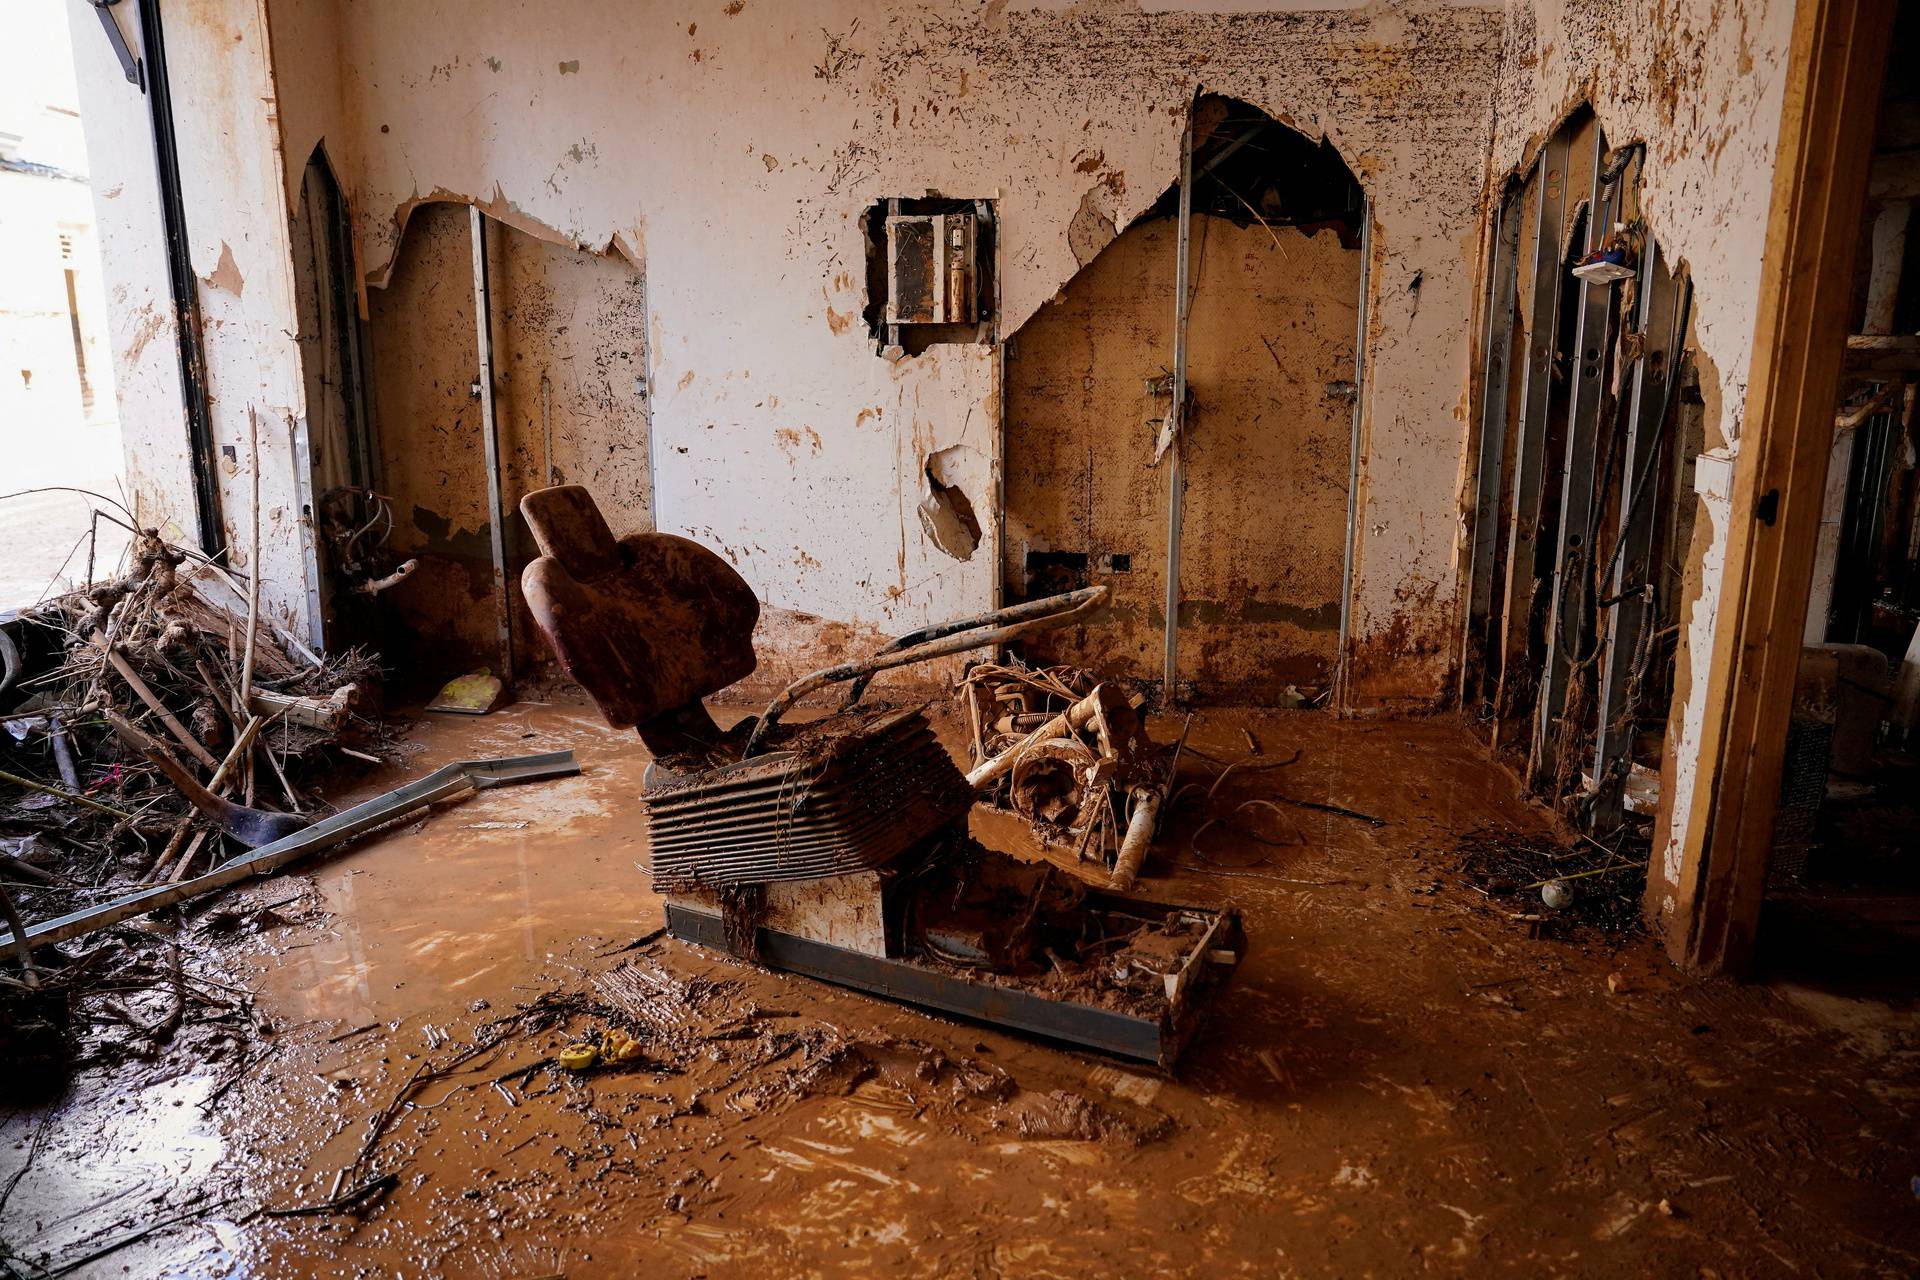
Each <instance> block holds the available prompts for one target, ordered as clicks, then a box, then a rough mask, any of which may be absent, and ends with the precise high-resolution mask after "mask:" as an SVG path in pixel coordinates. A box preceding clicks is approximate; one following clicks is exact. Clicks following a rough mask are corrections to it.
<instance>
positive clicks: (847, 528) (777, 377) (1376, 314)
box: [268, 0, 1500, 705]
mask: <svg viewBox="0 0 1920 1280" xmlns="http://www.w3.org/2000/svg"><path fill="white" fill-rule="evenodd" d="M268 2H269V12H270V14H271V15H272V16H273V23H274V27H275V37H276V47H277V49H278V54H277V57H276V62H277V66H278V69H279V73H280V76H281V78H282V80H283V81H284V82H286V83H285V87H284V90H283V93H282V98H281V107H282V110H281V124H282V128H283V132H284V134H285V138H286V148H287V150H288V152H289V153H290V154H294V155H300V156H304V155H306V154H308V153H309V152H310V151H311V149H312V147H313V146H314V145H315V144H316V143H318V142H322V141H324V142H325V144H326V146H327V149H328V153H329V155H330V156H331V157H332V158H333V160H334V162H335V164H336V166H337V167H338V169H339V171H340V173H341V177H342V180H343V182H344V183H345V185H346V187H347V189H348V195H349V199H350V201H351V203H352V205H353V208H354V210H355V213H356V218H357V226H358V235H359V241H360V250H361V257H362V262H363V266H364V268H365V270H366V271H367V273H368V277H369V280H370V282H371V283H372V284H373V285H374V286H375V287H376V290H377V288H378V286H379V285H380V284H381V283H383V282H384V281H385V280H386V279H387V277H388V274H389V273H390V271H391V270H392V263H393V259H394V255H395V252H396V245H397V243H398V238H399V235H400V231H401V228H402V227H403V226H404V225H405V222H406V217H407V213H408V210H409V209H410V207H411V206H412V205H413V204H414V203H415V202H418V201H423V200H429V199H449V200H456V201H473V202H479V203H481V204H483V205H485V206H486V207H487V208H488V209H489V210H490V211H492V212H494V213H495V214H496V215H497V216H499V217H501V218H503V219H507V220H511V221H513V222H515V223H516V224H517V225H519V226H521V227H523V228H525V229H527V230H528V231H529V232H530V233H533V234H537V235H540V236H542V237H545V238H548V239H552V240H555V241H558V242H562V243H569V244H584V245H587V246H591V247H593V248H595V249H603V248H605V247H606V246H608V245H610V244H612V245H616V246H617V247H620V248H622V249H624V250H625V251H627V252H629V253H630V254H631V255H632V256H633V257H634V258H635V259H636V260H639V261H642V262H643V263H644V266H645V275H646V285H647V298H648V301H647V306H648V319H649V330H650V333H649V336H650V340H651V341H650V352H651V357H650V358H651V363H652V368H651V370H650V383H651V386H652V387H653V389H654V396H653V400H652V421H653V430H654V447H653V450H652V452H653V455H654V458H655V459H656V468H657V469H656V473H655V474H654V476H653V486H654V491H655V495H656V502H657V507H656V511H655V515H656V518H657V520H658V522H659V526H660V527H661V528H663V529H668V530H673V531H677V532H683V533H687V534H690V535H691V536H693V537H696V538H699V539H701V540H702V541H704V542H706V543H708V544H709V545H711V546H714V547H715V548H717V549H719V550H720V551H722V552H723V553H724V554H726V555H728V556H729V557H730V558H731V559H732V560H733V561H734V563H736V564H737V565H739V567H740V568H741V571H742V572H743V573H744V574H745V575H746V577H747V578H748V580H749V581H750V582H751V583H752V585H753V586H754V588H755V590H756V591H757V592H758V593H759V594H760V596H761V597H762V599H763V600H765V601H766V602H767V604H768V605H769V606H770V612H769V616H770V618H773V619H775V620H777V621H778V622H779V623H780V625H777V626H771V627H770V628H769V630H768V635H767V638H768V639H769V641H770V642H773V643H775V644H776V645H777V647H779V648H780V649H781V650H782V651H790V652H793V653H799V652H802V651H805V650H806V649H807V646H808V644H809V638H810V637H823V636H831V637H832V638H834V639H835V640H836V642H837V641H841V640H847V639H849V638H854V639H857V638H860V637H867V636H871V635H875V634H879V633H883V632H888V631H895V630H900V629H904V628H907V627H910V626H913V625H916V624H919V623H921V622H924V621H927V620H929V619H930V618H933V617H937V616H941V615H949V614H957V613H964V612H969V611H972V610H975V609H978V608H981V607H985V606H987V605H989V604H991V602H992V600H993V596H994V591H995V584H996V563H997V560H998V557H999V547H998V544H997V541H996V540H995V529H994V524H995V522H994V521H993V520H992V519H991V518H987V519H985V520H983V524H984V525H985V529H984V533H985V541H984V542H983V543H982V545H981V546H979V547H978V548H977V549H976V550H975V551H974V553H973V554H972V555H971V556H968V557H967V558H964V559H963V558H959V557H957V556H956V555H954V554H952V553H951V552H950V550H948V549H945V548H943V547H942V545H940V542H939V541H938V540H937V539H936V538H935V537H934V536H932V535H931V534H930V532H929V530H928V527H927V526H926V525H925V524H923V522H922V520H921V519H920V516H919V509H920V507H921V505H922V503H923V502H924V501H925V500H926V499H927V497H928V496H929V483H928V480H927V478H926V476H927V466H926V464H927V460H928V459H929V458H930V457H932V456H934V455H940V454H945V455H946V457H947V462H946V470H947V472H948V474H947V475H946V478H945V480H944V483H947V484H951V485H955V486H957V487H958V488H959V489H960V490H962V491H963V492H964V493H965V494H966V495H967V497H968V499H969V502H970V503H971V505H972V506H973V507H974V509H975V510H976V512H979V513H982V514H983V515H984V516H988V517H990V516H991V514H992V513H993V511H994V509H995V495H996V491H997V487H998V481H999V477H998V474H997V471H996V468H997V466H998V457H999V443H998V442H999V400H1000V388H999V381H998V377H999V375H998V361H997V355H996V353H995V351H994V349H993V348H991V347H987V346H978V347H941V348H935V349H934V350H933V351H931V352H929V353H928V354H927V355H924V356H921V357H917V358H912V359H906V360H902V361H900V362H898V363H891V362H888V361H886V360H884V359H881V358H879V357H878V356H877V355H876V354H875V351H874V346H873V344H872V342H871V340H870V339H869V336H868V334H867V332H866V330H865V326H864V325H863V324H862V323H861V321H860V318H859V317H860V314H861V311H862V308H863V307H864V306H865V304H866V301H867V299H866V298H865V296H864V288H865V270H864V266H865V262H864V246H863V243H862V238H861V234H860V228H859V224H858V218H859V214H860V213H861V211H862V210H864V209H866V208H867V207H869V206H870V205H871V204H872V203H873V202H874V201H875V200H877V199H881V198H884V197H887V196H895V195H897V196H918V195H922V194H924V193H926V192H928V191H937V192H939V193H941V194H943V195H947V196H956V197H989V198H993V199H994V200H995V201H996V202H997V203H996V208H997V211H998V214H999V219H1000V226H999V232H1000V253H999V268H1000V270H999V279H1000V291H1001V295H1002V310H1001V316H1000V332H1001V333H1003V334H1005V333H1011V332H1013V331H1014V330H1015V329H1017V328H1018V327H1019V326H1020V325H1021V324H1022V323H1023V322H1024V321H1025V320H1026V319H1027V317H1028V316H1030V315H1031V314H1032V313H1033V311H1034V309H1035V308H1036V307H1038V306H1039V305H1041V304H1042V303H1043V302H1045V301H1046V300H1047V299H1048V298H1049V297H1051V296H1053V295H1054V293H1055V292H1056V291H1058V290H1059V289H1060V287H1061V286H1062V285H1063V284H1064V283H1065V282H1066V281H1067V280H1068V279H1069V278H1070V277H1071V276H1072V275H1073V273H1074V271H1075V270H1076V269H1077V268H1078V266H1079V263H1080V261H1081V260H1082V258H1083V257H1084V256H1086V255H1088V254H1089V253H1090V252H1092V251H1097V249H1098V248H1099V247H1100V246H1101V245H1103V244H1104V243H1105V242H1106V240H1108V239H1110V238H1111V236H1112V234H1113V233H1114V229H1115V228H1117V227H1124V226H1125V225H1127V223H1128V222H1130V221H1131V220H1132V219H1133V218H1134V217H1136V216H1137V215H1138V214H1139V213H1140V212H1142V211H1143V210H1144V209H1145V208H1146V207H1147V206H1148V205H1149V204H1151V203H1152V202H1153V200H1154V199H1156V198H1157V197H1158V196H1159V195H1160V193H1161V192H1163V191H1164V190H1165V189H1166V188H1167V186H1168V185H1169V184H1170V183H1171V182H1172V180H1173V178H1174V174H1175V169H1176V166H1177V162H1178V148H1179V140H1180V134H1181V129H1182V123H1183V118H1184V114H1185V112H1186V110H1187V107H1188V104H1189V103H1190V102H1191V101H1192V99H1193V96H1194V94H1195V93H1196V91H1199V90H1201V89H1205V90H1208V91H1216V92H1220V93H1226V94H1231V95H1233V96H1236V97H1238V98H1241V99H1244V100H1246V101H1248V102H1250V103H1252V104H1254V105H1256V106H1258V107H1260V108H1261V109H1263V110H1265V111H1267V112H1268V113H1269V114H1271V115H1273V116H1274V117H1275V118H1276V119H1279V120H1280V121H1282V122H1283V123H1286V124H1288V125H1291V126H1292V127H1294V128H1296V129H1298V130H1300V131H1301V132H1303V133H1305V134H1307V135H1309V136H1311V137H1318V136H1321V135H1322V134H1325V135H1326V136H1327V137H1329V138H1330V139H1331V140H1332V142H1333V144H1334V145H1335V146H1336V147H1337V148H1338V149H1339V150H1340V152H1341V154H1342V156H1343V157H1345V159H1346V160H1347V161H1348V163H1349V164H1350V166H1351V167H1352V168H1353V170H1354V171H1355V173H1356V174H1357V175H1358V176H1359V178H1360V181H1361V182H1362V184H1363V186H1364V187H1365V188H1366V190H1367V192H1368V195H1369V197H1370V198H1371V199H1372V202H1373V206H1372V207H1373V215H1374V222H1373V228H1372V231H1373V237H1372V250H1373V272H1372V280H1373V288H1374V296H1373V305H1372V309H1371V315H1370V324H1369V336H1368V343H1369V361H1370V363H1369V378H1368V383H1367V386H1366V389H1365V391H1364V393H1363V394H1364V405H1365V424H1364V427H1363V431H1364V437H1363V444H1362V464H1361V470H1362V478H1361V508H1360V509H1361V521H1360V524H1361V528H1360V537H1359V547H1358V562H1357V566H1356V584H1357V585H1356V600H1355V607H1354V637H1355V642H1356V646H1357V650H1358V652H1359V654H1360V656H1361V657H1362V659H1363V661H1361V662H1360V663H1358V664H1356V675H1357V676H1358V677H1359V678H1358V680H1357V682H1356V687H1355V694H1356V696H1357V699H1358V700H1359V701H1362V702H1374V703H1381V702H1385V703H1402V704H1419V705H1424V704H1425V703H1427V702H1430V701H1431V700H1433V699H1434V698H1435V697H1436V696H1438V695H1439V694H1440V693H1441V691H1442V690H1443V689H1444V687H1445V683H1446V682H1445V674H1446V669H1447V665H1448V658H1447V655H1446V649H1447V645H1446V643H1445V640H1446V635H1447V633H1448V632H1449V630H1450V619H1451V604H1452V598H1453V593H1454V590H1455V579H1456V576H1457V574H1456V565H1455V557H1456V548H1455V546H1454V539H1453V529H1454V526H1455V523H1456V521H1455V515H1454V512H1453V510H1452V507H1453V499H1454V495H1453V493H1452V491H1451V481H1452V479H1453V477H1454V476H1455V474H1456V472H1457V470H1458V466H1459V459H1460V457H1461V445H1462V440H1463V428H1462V423H1461V421H1460V402H1461V389H1462V387H1463V386H1464V383H1465V376H1466V361H1467V354H1466V353H1467V345H1468V344H1467V342H1466V334H1467V325H1468V317H1469V315H1470V313H1471V310H1472V305H1471V297H1472V293H1471V287H1472V281H1473V277H1474V274H1475V266H1476V264H1475V258H1476V256H1477V227H1478V213H1479V210H1478V198H1479V193H1480V187H1481V183H1482V179H1483V176H1484V171H1485V161H1486V139H1487V131H1488V127H1489V106H1490V101H1491V89H1492V83H1493V78H1494V74H1495V56H1496V48H1497V43H1498V39H1499V32H1500V15H1499V13H1498V12H1497V11H1495V10H1491V9H1481V8H1473V7H1464V6H1459V5H1452V4H1443V3H1431V2H1424V0H1416V2H1414V3H1405V4H1378V5H1372V6H1368V7H1366V8H1363V9H1351V10H1343V11H1334V12H1328V11H1288V12H1278V13H1249V12H1244V9H1245V8H1246V6H1244V5H1241V4H1223V5H1219V6H1217V7H1218V8H1220V9H1222V10H1230V11H1228V12H1218V13H1209V12H1194V11H1192V10H1194V9H1199V8H1206V7H1209V6H1194V5H1175V6H1155V9H1156V11H1154V12H1142V11H1141V9H1140V8H1139V7H1137V6H1134V5H1130V4H1092V5H1085V6H1061V5H1055V4H1046V5H1034V4H1017V3H1015V4H1009V3H1006V2H1005V0H991V2H988V0H925V2H924V3H918V4H891V5H885V6H875V5H871V4H856V3H851V2H844V3H833V4H810V5H806V6H783V5H774V4H771V3H768V2H767V0H712V2H711V3H676V4H672V5H666V4H647V5H638V6H629V7H626V8H623V9H622V10H620V11H619V12H618V13H611V12H609V11H608V10H607V9H605V8H604V6H594V5H590V4H586V3H583V2H581V0H558V2H551V3H542V4H537V5H536V4H527V3H518V2H516V0H482V2H480V3H465V4H454V3H451V2H450V0H394V2H390V3H383V4H379V5H351V6H349V5H340V4H337V3H336V0H268ZM327 58H333V59H336V60H337V64H338V65H337V69H336V68H334V67H327V68H318V67H315V66H314V65H313V64H314V63H316V61H319V60H324V59H327ZM295 82H298V83H295ZM1076 249H1077V250H1078V251H1079V255H1078V256H1077V255H1076ZM374 358H375V361H376V364H377V363H378V361H379V360H380V358H381V353H380V352H379V351H378V350H376V352H375V356H374ZM956 447H957V449H956ZM948 451H953V452H950V453H949V452H948ZM418 462H419V465H422V466H428V467H431V466H451V465H454V464H452V463H450V462H446V461H436V460H434V459H432V458H421V459H419V460H418ZM789 624H790V625H789ZM835 628H840V629H839V630H835ZM778 660H779V659H778V656H777V655H776V661H778ZM797 660H798V659H796V661H797Z"/></svg>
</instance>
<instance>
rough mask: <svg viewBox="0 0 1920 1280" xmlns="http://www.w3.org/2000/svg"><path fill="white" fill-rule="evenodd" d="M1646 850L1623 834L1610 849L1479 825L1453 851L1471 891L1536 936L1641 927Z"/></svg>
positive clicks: (1626, 930)
mask: <svg viewBox="0 0 1920 1280" xmlns="http://www.w3.org/2000/svg"><path fill="white" fill-rule="evenodd" d="M1648 850H1649V845H1648V842H1647V840H1646V839H1645V838H1644V837H1640V836H1637V835H1633V834H1630V833H1628V832H1625V831H1623V832H1622V833H1621V834H1620V835H1618V836H1616V837H1615V838H1614V843H1613V844H1611V845H1607V844H1602V843H1601V842H1600V841H1598V840H1595V839H1592V838H1591V837H1588V836H1581V837H1579V838H1578V839H1576V840H1574V841H1573V842H1571V843H1568V842H1566V841H1563V840H1560V839H1558V838H1556V837H1555V836H1553V835H1550V834H1547V833H1544V832H1538V833H1528V832H1523V831H1509V830H1503V829H1499V828H1493V827H1481V828H1478V829H1476V830H1474V831H1470V832H1468V833H1467V834H1466V835H1464V836H1462V837H1461V839H1460V841H1459V843H1458V844H1457V845H1456V846H1455V847H1454V851H1453V852H1454V856H1455V857H1457V858H1458V860H1459V875H1460V878H1461V879H1462V880H1463V881H1465V882H1466V883H1467V885H1468V886H1469V887H1470V888H1472V889H1474V890H1475V891H1476V892H1478V893H1480V894H1481V895H1483V896H1484V897H1486V898H1488V899H1489V900H1491V901H1492V902H1493V903H1495V904H1496V905H1498V906H1499V907H1501V908H1502V909H1504V910H1505V911H1506V912H1507V914H1508V916H1509V917H1510V918H1512V919H1514V920H1518V921H1522V922H1524V923H1526V924H1528V925H1530V926H1532V929H1531V932H1532V933H1533V934H1534V935H1535V936H1550V935H1556V934H1561V933H1565V932H1571V931H1572V930H1574V929H1575V928H1577V927H1578V926H1581V925H1586V926H1589V927H1591V928H1595V929H1598V930H1600V931H1601V932H1603V933H1607V934H1614V935H1629V934H1635V933H1638V932H1639V931H1640V930H1641V929H1642V928H1643V927H1645V926H1644V921H1643V920H1642V918H1641V913H1640V900H1641V898H1642V896H1643V895H1644V893H1645V891H1646V884H1647V854H1648Z"/></svg>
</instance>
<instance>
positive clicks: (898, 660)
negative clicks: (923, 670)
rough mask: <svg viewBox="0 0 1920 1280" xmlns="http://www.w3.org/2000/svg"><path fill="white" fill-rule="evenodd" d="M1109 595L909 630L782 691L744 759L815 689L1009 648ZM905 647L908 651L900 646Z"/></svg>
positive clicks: (1083, 595) (1080, 595)
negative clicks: (870, 651)
mask: <svg viewBox="0 0 1920 1280" xmlns="http://www.w3.org/2000/svg"><path fill="white" fill-rule="evenodd" d="M1109 594H1110V589H1109V588H1108V587H1107V586H1106V585H1105V584H1104V583H1102V584H1101V585H1099V586H1093V587H1082V588H1081V589H1080V590H1078V591H1069V592H1067V593H1066V594H1065V595H1058V596H1049V597H1047V598H1046V599H1045V600H1031V601H1028V602H1027V603H1025V604H1017V605H1013V606H1011V607H1009V608H1006V609H997V610H995V611H994V612H992V613H983V614H979V615H977V616H975V617H972V618H962V619H958V620H956V621H953V622H942V623H937V624H935V625H934V626H931V627H923V628H921V629H920V630H919V631H911V632H908V633H907V634H906V635H904V636H901V637H900V638H899V639H897V640H895V641H893V642H892V643H890V644H888V645H887V646H886V647H885V648H883V649H881V650H880V652H878V653H876V654H874V655H873V656H871V657H868V658H862V659H860V660H859V661H857V662H843V663H841V664H840V665H839V666H837V667H827V668H826V669H824V670H821V671H815V672H813V673H812V674H811V675H805V676H802V677H800V678H799V679H798V680H795V681H794V682H793V683H792V684H790V685H788V686H787V687H786V688H785V689H782V690H781V691H780V694H779V696H778V697H776V698H775V699H774V700H773V701H772V702H769V703H768V704H767V709H766V710H765V711H763V712H761V713H760V720H759V722H758V723H757V724H755V725H754V727H753V734H752V736H751V737H749V738H748V739H747V746H746V750H744V751H743V752H741V759H743V760H744V759H747V758H749V757H751V756H752V755H753V754H754V752H756V751H758V750H759V749H760V744H761V739H762V738H764V737H765V736H766V733H767V730H768V729H770V728H772V727H773V726H774V725H775V724H776V723H778V721H779V719H780V717H781V716H782V715H785V714H786V712H787V709H788V708H789V707H791V706H792V705H793V704H794V703H795V702H798V701H799V700H800V699H801V698H803V697H805V696H806V695H807V694H809V693H812V692H813V691H814V690H815V689H818V688H821V687H822V686H824V685H829V684H838V683H839V682H841V681H843V680H858V681H861V682H862V683H861V686H860V687H861V688H864V685H865V681H866V679H867V678H868V677H871V676H872V675H874V674H875V673H876V672H881V671H888V670H891V669H892V668H894V667H905V666H911V665H912V664H913V663H916V662H926V661H929V660H931V659H933V658H944V657H947V656H949V655H950V654H955V653H965V652H966V651H967V650H969V649H981V648H985V647H986V646H988V645H998V644H1005V643H1006V642H1007V641H1009V640H1012V639H1014V638H1015V637H1016V636H1021V635H1025V634H1026V633H1027V632H1029V631H1044V630H1047V629H1048V628H1051V627H1058V626H1063V625H1065V624H1066V623H1068V622H1071V621H1072V620H1073V619H1074V618H1077V617H1079V616H1080V615H1081V614H1082V613H1085V612H1086V611H1087V610H1089V609H1091V608H1092V607H1093V606H1094V605H1097V604H1099V603H1101V602H1102V601H1104V600H1105V599H1106V598H1107V596H1108V595H1109ZM1010 619H1011V621H1010ZM995 624H999V625H995ZM982 627H989V628H991V629H990V630H985V631H982V630H980V628H982ZM903 644H904V645H905V646H906V647H904V648H902V647H899V646H901V645H903ZM852 702H853V699H852V698H849V699H848V701H847V704H846V705H847V706H850V705H852ZM842 709H843V710H844V709H845V708H844V707H843V708H842Z"/></svg>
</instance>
